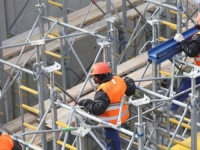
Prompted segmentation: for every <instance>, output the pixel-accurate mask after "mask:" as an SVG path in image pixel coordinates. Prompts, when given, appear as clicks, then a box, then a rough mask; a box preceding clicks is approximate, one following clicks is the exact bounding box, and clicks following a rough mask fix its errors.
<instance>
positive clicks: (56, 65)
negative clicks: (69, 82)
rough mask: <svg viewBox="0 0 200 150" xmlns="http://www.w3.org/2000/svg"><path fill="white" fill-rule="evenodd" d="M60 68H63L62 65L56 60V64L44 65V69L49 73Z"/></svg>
mask: <svg viewBox="0 0 200 150" xmlns="http://www.w3.org/2000/svg"><path fill="white" fill-rule="evenodd" d="M60 69H61V65H60V64H59V63H57V62H56V61H54V65H52V66H49V67H43V66H42V70H44V71H45V72H47V73H51V72H53V71H56V70H60Z"/></svg>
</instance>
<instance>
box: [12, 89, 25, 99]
mask: <svg viewBox="0 0 200 150" xmlns="http://www.w3.org/2000/svg"><path fill="white" fill-rule="evenodd" d="M14 92H15V94H19V91H14ZM22 96H23V97H26V98H27V97H28V96H27V95H26V94H22Z"/></svg>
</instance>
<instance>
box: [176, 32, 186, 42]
mask: <svg viewBox="0 0 200 150" xmlns="http://www.w3.org/2000/svg"><path fill="white" fill-rule="evenodd" d="M184 39H185V38H184V37H183V35H182V34H181V33H177V34H176V35H175V36H174V40H175V41H177V42H181V41H183V40H184Z"/></svg>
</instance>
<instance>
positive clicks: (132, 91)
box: [124, 77, 136, 96]
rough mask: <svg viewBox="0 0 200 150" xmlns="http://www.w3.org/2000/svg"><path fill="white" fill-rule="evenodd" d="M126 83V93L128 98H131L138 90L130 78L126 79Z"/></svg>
mask: <svg viewBox="0 0 200 150" xmlns="http://www.w3.org/2000/svg"><path fill="white" fill-rule="evenodd" d="M124 81H125V83H126V91H125V94H126V96H131V95H133V94H135V89H136V86H135V81H134V80H133V79H132V78H129V77H125V78H124Z"/></svg>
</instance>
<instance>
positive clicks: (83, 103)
mask: <svg viewBox="0 0 200 150" xmlns="http://www.w3.org/2000/svg"><path fill="white" fill-rule="evenodd" d="M92 102H93V100H91V99H83V100H80V101H79V102H78V105H79V106H83V107H81V108H82V109H86V110H88V109H89V105H90V104H91V103H92Z"/></svg>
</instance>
